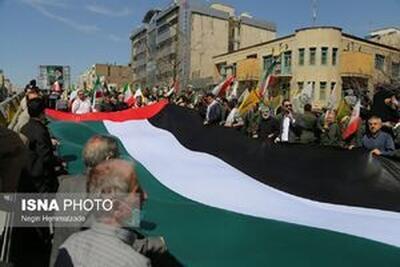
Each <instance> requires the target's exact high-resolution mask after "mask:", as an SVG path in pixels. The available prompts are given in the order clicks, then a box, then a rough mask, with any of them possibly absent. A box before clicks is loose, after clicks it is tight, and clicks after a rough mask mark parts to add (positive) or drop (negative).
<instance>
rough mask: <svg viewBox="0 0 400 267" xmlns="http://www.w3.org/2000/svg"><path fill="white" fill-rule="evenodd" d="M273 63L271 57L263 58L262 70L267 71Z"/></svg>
mask: <svg viewBox="0 0 400 267" xmlns="http://www.w3.org/2000/svg"><path fill="white" fill-rule="evenodd" d="M272 63H273V58H272V55H269V56H266V57H264V70H267V69H269V67H271V65H272Z"/></svg>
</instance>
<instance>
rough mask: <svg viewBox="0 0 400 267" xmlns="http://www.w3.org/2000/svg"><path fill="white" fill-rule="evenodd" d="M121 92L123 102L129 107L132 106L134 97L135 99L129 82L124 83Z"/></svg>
mask: <svg viewBox="0 0 400 267" xmlns="http://www.w3.org/2000/svg"><path fill="white" fill-rule="evenodd" d="M123 93H124V102H125V103H126V104H127V105H128V106H129V107H131V106H133V105H134V104H135V101H136V99H135V97H134V95H133V94H132V90H131V87H130V85H129V84H125V86H124V90H123Z"/></svg>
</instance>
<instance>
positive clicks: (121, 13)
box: [86, 4, 132, 17]
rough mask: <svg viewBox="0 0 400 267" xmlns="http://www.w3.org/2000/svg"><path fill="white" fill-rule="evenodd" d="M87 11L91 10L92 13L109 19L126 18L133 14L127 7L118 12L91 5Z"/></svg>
mask: <svg viewBox="0 0 400 267" xmlns="http://www.w3.org/2000/svg"><path fill="white" fill-rule="evenodd" d="M86 9H87V10H89V11H90V12H93V13H96V14H100V15H105V16H109V17H125V16H129V15H131V14H132V10H130V9H129V8H127V7H124V8H122V9H119V10H116V9H112V8H110V7H106V6H102V5H96V4H91V5H87V6H86Z"/></svg>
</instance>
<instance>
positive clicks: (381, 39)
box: [367, 27, 400, 49]
mask: <svg viewBox="0 0 400 267" xmlns="http://www.w3.org/2000/svg"><path fill="white" fill-rule="evenodd" d="M367 39H368V40H370V41H373V42H377V43H380V44H385V45H389V46H393V47H396V48H398V49H400V28H396V27H390V28H383V29H379V30H375V31H372V32H370V33H369V35H368V36H367Z"/></svg>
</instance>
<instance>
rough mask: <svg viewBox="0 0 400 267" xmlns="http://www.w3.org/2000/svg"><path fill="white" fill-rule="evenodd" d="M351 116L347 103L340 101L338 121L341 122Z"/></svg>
mask: <svg viewBox="0 0 400 267" xmlns="http://www.w3.org/2000/svg"><path fill="white" fill-rule="evenodd" d="M350 114H351V108H350V106H349V105H348V104H347V103H346V101H345V100H344V99H342V100H341V101H340V104H339V107H338V110H337V116H336V120H337V121H339V122H340V121H341V120H342V119H343V118H344V117H346V116H349V115H350Z"/></svg>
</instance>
